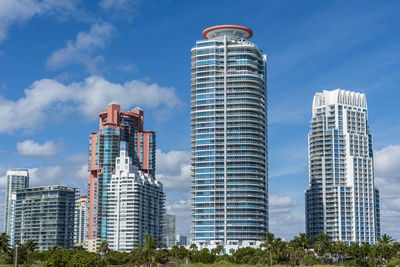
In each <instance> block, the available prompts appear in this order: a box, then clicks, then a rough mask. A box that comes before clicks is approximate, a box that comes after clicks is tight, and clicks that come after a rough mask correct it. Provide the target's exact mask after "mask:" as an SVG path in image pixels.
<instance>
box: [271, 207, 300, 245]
mask: <svg viewBox="0 0 400 267" xmlns="http://www.w3.org/2000/svg"><path fill="white" fill-rule="evenodd" d="M269 228H270V229H269V230H270V232H271V233H275V235H276V236H277V237H281V238H285V239H286V240H290V239H292V238H293V237H294V236H296V235H298V234H299V233H304V232H305V217H304V213H294V212H291V213H279V214H270V216H269Z"/></svg>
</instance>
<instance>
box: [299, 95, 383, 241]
mask: <svg viewBox="0 0 400 267" xmlns="http://www.w3.org/2000/svg"><path fill="white" fill-rule="evenodd" d="M308 139H309V144H308V145H309V188H308V189H307V190H306V194H305V198H306V232H307V235H308V236H310V237H313V236H316V235H318V234H319V233H321V232H323V233H325V234H327V235H328V237H329V238H330V239H331V240H332V241H338V240H342V241H344V242H346V243H348V244H349V243H353V242H356V243H361V242H369V243H375V242H376V241H377V239H378V238H379V237H380V233H381V229H380V208H379V206H380V205H379V191H378V190H377V189H376V188H375V185H374V162H373V149H372V135H371V133H370V132H369V129H368V114H367V101H366V97H365V95H364V94H361V93H356V92H350V91H344V90H339V89H337V90H333V91H323V92H322V93H316V94H315V96H314V101H313V108H312V120H311V130H310V133H309V136H308Z"/></svg>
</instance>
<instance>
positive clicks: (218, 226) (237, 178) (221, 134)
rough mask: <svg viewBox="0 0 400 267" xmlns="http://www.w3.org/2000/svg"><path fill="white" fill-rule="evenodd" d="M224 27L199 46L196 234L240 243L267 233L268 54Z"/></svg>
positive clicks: (203, 240) (207, 33) (194, 119)
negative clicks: (264, 53)
mask: <svg viewBox="0 0 400 267" xmlns="http://www.w3.org/2000/svg"><path fill="white" fill-rule="evenodd" d="M252 35H253V32H252V30H250V29H249V28H246V27H242V26H235V25H222V26H215V27H211V28H208V29H206V30H204V31H203V37H204V38H205V39H204V40H201V41H197V42H196V46H195V47H193V48H192V50H191V52H192V63H191V70H192V77H191V131H192V149H191V151H192V166H193V172H192V214H191V215H192V240H193V242H196V243H198V244H210V243H214V244H241V243H243V241H256V240H259V239H260V238H262V237H264V236H265V233H266V232H268V175H267V171H268V170H267V146H268V145H267V85H266V77H267V72H266V55H263V54H262V51H260V49H258V47H257V46H256V45H255V44H254V43H252V42H250V41H249V40H248V39H249V38H250V37H251V36H252Z"/></svg>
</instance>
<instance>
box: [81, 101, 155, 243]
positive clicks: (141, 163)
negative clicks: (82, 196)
mask: <svg viewBox="0 0 400 267" xmlns="http://www.w3.org/2000/svg"><path fill="white" fill-rule="evenodd" d="M121 141H124V142H126V145H127V148H128V155H129V157H131V158H132V163H133V165H135V166H137V167H138V169H139V170H141V171H143V172H146V173H148V174H150V175H152V176H153V177H154V174H155V162H156V159H155V153H156V136H155V132H152V131H143V111H142V110H141V109H139V108H136V109H133V110H131V111H121V108H120V105H117V104H110V105H108V107H107V110H104V111H102V112H100V114H99V131H98V132H94V133H92V134H91V135H90V140H89V172H90V177H89V181H88V196H89V199H88V203H89V204H88V205H89V207H88V208H89V213H88V214H89V215H88V216H89V218H88V231H87V232H88V238H87V242H88V244H87V247H88V249H89V251H96V250H97V248H98V246H99V244H100V242H102V241H107V214H106V211H107V204H108V199H107V188H108V186H109V183H110V179H111V175H112V174H113V173H114V170H115V158H116V157H118V156H119V149H120V142H121Z"/></svg>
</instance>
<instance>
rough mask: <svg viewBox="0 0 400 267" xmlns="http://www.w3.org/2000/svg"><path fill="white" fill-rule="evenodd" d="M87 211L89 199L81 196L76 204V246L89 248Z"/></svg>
mask: <svg viewBox="0 0 400 267" xmlns="http://www.w3.org/2000/svg"><path fill="white" fill-rule="evenodd" d="M87 211H88V197H87V196H81V197H79V198H78V199H77V200H76V203H75V219H74V222H75V225H74V246H76V247H87V244H86V242H87V230H88V227H87V224H86V221H87Z"/></svg>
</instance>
